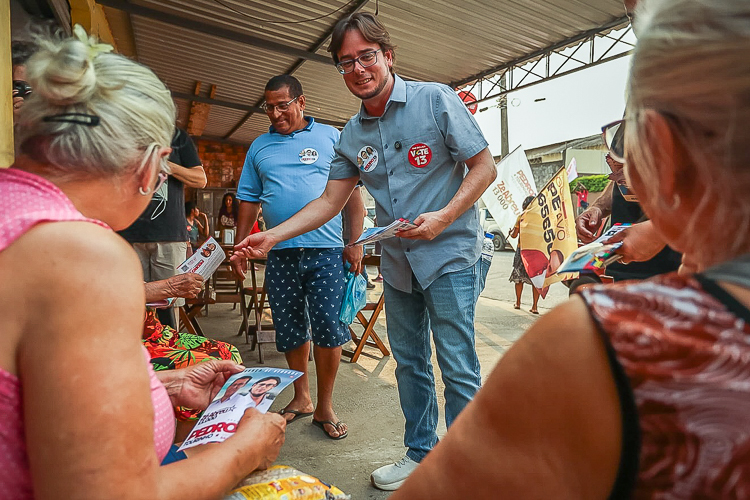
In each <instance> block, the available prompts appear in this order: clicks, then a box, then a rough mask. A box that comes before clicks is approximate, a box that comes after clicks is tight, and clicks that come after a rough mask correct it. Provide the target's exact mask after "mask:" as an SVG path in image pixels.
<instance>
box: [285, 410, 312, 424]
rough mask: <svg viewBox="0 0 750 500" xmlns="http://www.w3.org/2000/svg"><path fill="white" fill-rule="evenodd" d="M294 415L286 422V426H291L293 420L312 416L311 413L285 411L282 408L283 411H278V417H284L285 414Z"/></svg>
mask: <svg viewBox="0 0 750 500" xmlns="http://www.w3.org/2000/svg"><path fill="white" fill-rule="evenodd" d="M287 413H288V414H290V415H294V417H293V418H292V419H291V420H287V421H286V423H287V425H289V424H291V423H292V422H294V421H295V420H298V419H300V418H305V417H309V416H310V415H312V414H313V412H311V411H300V410H287V409H286V408H284V409H283V410H279V415H286V414H287Z"/></svg>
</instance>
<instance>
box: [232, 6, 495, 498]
mask: <svg viewBox="0 0 750 500" xmlns="http://www.w3.org/2000/svg"><path fill="white" fill-rule="evenodd" d="M328 51H329V52H330V53H331V56H332V57H333V61H334V63H335V64H336V67H337V69H338V70H339V72H340V73H341V75H342V78H343V80H344V83H345V84H346V86H347V88H348V89H349V91H350V92H351V93H352V94H353V95H354V96H355V97H357V98H359V99H361V100H362V106H361V108H360V111H359V113H358V114H357V115H355V116H354V117H353V118H352V119H350V120H349V122H348V123H347V124H346V126H345V127H344V130H343V131H342V132H341V138H340V140H339V142H338V143H337V144H336V147H335V153H336V156H335V158H334V159H333V161H332V162H331V172H330V175H329V180H328V183H327V185H326V187H325V191H324V192H323V194H322V195H321V196H320V197H319V198H317V199H315V200H312V201H311V202H310V203H308V204H307V205H306V206H305V207H304V209H302V210H300V211H299V212H298V213H297V214H296V215H295V216H294V217H292V218H291V219H289V220H287V221H286V222H285V223H284V224H281V225H279V226H276V227H273V228H272V229H270V230H269V231H266V232H263V233H259V234H254V235H252V236H249V237H248V238H247V239H246V240H245V241H242V242H241V243H240V244H239V245H237V246H236V247H235V249H236V251H235V254H234V255H235V256H236V257H235V259H238V260H239V259H242V258H243V257H254V256H259V255H265V253H266V252H268V251H269V250H270V249H271V248H272V247H273V246H274V245H276V244H277V243H278V242H280V241H284V240H287V239H289V238H292V237H294V236H295V235H298V234H301V233H304V232H306V231H309V230H311V229H314V228H316V227H319V226H320V225H321V224H323V223H325V221H327V220H329V219H331V217H334V216H335V215H336V214H338V213H339V212H340V211H341V208H342V207H343V206H344V203H346V201H347V200H348V199H349V197H350V195H351V193H352V191H353V189H354V187H355V185H356V184H357V181H358V180H359V179H360V178H361V179H362V182H363V183H364V185H365V187H366V188H367V191H368V192H369V193H370V194H371V195H372V197H373V198H374V199H375V209H376V211H377V217H378V223H379V225H381V226H387V225H388V224H390V223H391V222H393V221H394V220H396V219H398V218H402V217H403V218H407V219H409V220H411V221H413V222H414V223H415V224H416V226H417V227H416V228H413V229H410V230H407V231H402V232H400V233H399V234H398V235H397V236H399V237H397V238H390V239H386V240H383V241H382V245H383V258H382V261H381V269H382V272H383V279H384V283H383V289H384V294H385V311H386V320H387V323H388V339H389V340H390V346H391V350H392V352H393V356H394V358H395V359H396V362H397V367H396V379H397V381H398V390H399V397H400V402H401V409H402V411H403V412H404V417H405V420H406V426H405V434H404V444H405V446H406V447H407V448H408V449H407V451H406V455H405V456H404V457H403V458H401V459H400V460H399V461H397V462H395V463H392V464H388V465H384V466H382V467H379V468H378V469H377V470H375V471H374V472H373V473H372V475H371V476H370V480H371V481H372V483H373V484H374V485H375V487H377V488H380V489H384V490H395V489H396V488H398V487H399V486H400V485H401V484H402V483H403V482H404V480H405V479H406V478H407V477H408V475H409V474H410V473H411V472H412V471H413V470H414V469H415V468H416V466H417V464H418V463H419V462H420V461H421V460H422V459H423V458H424V457H425V456H426V455H427V453H428V452H429V451H430V450H431V449H432V447H433V446H434V445H435V444H436V443H437V440H438V436H437V425H438V397H437V394H436V392H435V378H434V375H433V370H432V363H431V360H430V357H431V350H432V347H431V341H434V343H435V351H436V353H437V360H438V364H439V366H440V370H441V372H442V376H443V381H444V382H445V386H446V387H445V420H446V424H447V425H448V426H450V425H451V424H452V423H453V420H454V419H455V418H456V416H457V415H458V414H459V413H460V412H461V410H462V409H463V408H464V406H466V404H468V402H469V401H471V399H472V398H473V397H474V394H475V393H476V391H477V390H478V389H479V387H480V385H481V376H480V373H479V360H478V359H477V354H476V348H475V336H474V314H475V311H476V304H477V300H478V299H479V294H480V293H481V292H482V290H483V288H484V283H485V279H486V276H487V271H488V269H489V265H488V263H487V262H486V261H485V260H484V259H481V258H480V256H481V249H482V242H483V240H484V232H483V231H482V230H481V227H480V226H479V213H478V210H477V206H476V201H477V200H478V199H479V197H480V196H481V194H482V193H483V192H484V191H485V189H487V187H488V186H489V185H490V184H491V183H492V181H493V180H495V177H496V176H497V172H496V170H495V163H494V161H493V160H492V155H491V154H490V152H489V149H488V148H487V141H486V140H485V139H484V136H483V135H482V132H481V130H480V129H479V126H478V125H477V123H476V122H475V121H474V119H473V118H472V116H471V114H470V113H469V111H468V110H467V109H466V106H465V105H464V103H463V101H461V99H460V98H459V97H458V95H457V94H456V93H455V92H454V90H453V89H451V88H450V87H448V86H445V85H440V84H436V83H429V82H411V81H410V82H406V81H404V80H403V79H402V78H400V77H399V76H397V75H396V74H395V73H394V71H393V64H394V58H395V47H394V45H393V44H392V43H391V40H390V35H389V34H388V31H387V29H386V28H385V26H384V25H383V24H382V23H381V22H380V21H379V20H378V19H377V17H375V16H373V15H372V14H369V13H364V12H358V13H355V14H352V15H350V16H347V17H346V18H344V19H342V20H341V21H339V22H338V23H337V25H336V27H335V28H334V31H333V34H332V36H331V44H330V45H329V47H328ZM431 331H432V338H430V332H431ZM446 491H447V490H446Z"/></svg>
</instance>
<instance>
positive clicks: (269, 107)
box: [260, 96, 300, 115]
mask: <svg viewBox="0 0 750 500" xmlns="http://www.w3.org/2000/svg"><path fill="white" fill-rule="evenodd" d="M299 98H300V96H297V97H295V98H294V99H292V100H290V101H287V102H282V103H281V104H268V103H267V102H264V103H263V104H261V105H260V107H261V108H262V109H263V111H265V112H266V114H269V115H270V114H272V113H273V112H274V111H276V110H278V111H279V112H281V113H284V112H286V111H289V106H290V105H291V104H292V103H293V102H294V101H296V100H297V99H299Z"/></svg>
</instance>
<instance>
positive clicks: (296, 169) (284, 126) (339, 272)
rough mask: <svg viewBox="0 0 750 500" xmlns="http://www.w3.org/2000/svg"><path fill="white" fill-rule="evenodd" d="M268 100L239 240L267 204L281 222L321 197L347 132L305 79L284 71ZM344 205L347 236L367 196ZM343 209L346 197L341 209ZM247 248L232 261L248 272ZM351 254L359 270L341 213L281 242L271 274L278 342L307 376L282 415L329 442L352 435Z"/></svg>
mask: <svg viewBox="0 0 750 500" xmlns="http://www.w3.org/2000/svg"><path fill="white" fill-rule="evenodd" d="M263 106H264V108H265V111H266V114H267V115H268V119H269V121H270V122H271V127H270V128H269V131H268V133H266V134H263V135H261V136H260V137H258V138H257V139H255V141H253V143H252V145H251V146H250V149H249V150H248V152H247V158H246V160H245V166H244V167H243V169H242V176H241V177H240V182H239V186H238V188H237V193H238V194H237V196H238V198H239V199H240V200H241V204H240V215H239V221H238V224H237V238H238V239H242V238H245V237H246V236H248V234H249V232H250V231H249V229H250V227H251V226H252V225H253V223H254V222H255V221H256V219H257V214H258V211H259V209H260V208H261V206H262V208H263V213H264V215H265V218H266V222H267V223H268V225H269V226H270V227H271V228H273V227H275V226H278V225H279V224H282V223H283V222H284V221H285V220H287V219H289V218H290V217H292V216H294V214H295V213H297V211H298V210H300V209H302V207H304V206H305V205H306V204H307V203H308V202H310V201H311V200H313V199H315V198H316V197H318V196H320V194H321V193H322V192H323V189H324V188H325V186H326V182H327V181H328V173H329V167H330V163H331V159H332V158H333V157H334V144H335V143H336V141H337V140H338V138H339V132H338V130H336V129H335V128H333V127H331V126H329V125H323V124H321V123H318V122H316V121H315V119H314V118H313V117H310V116H305V95H304V93H303V91H302V84H300V82H299V80H297V79H296V78H294V77H293V76H291V75H278V76H275V77H273V78H271V79H270V80H269V81H268V82H267V83H266V87H265V103H264V105H263ZM350 193H351V190H350ZM345 202H346V208H345V210H346V212H347V219H348V221H349V225H348V233H349V234H347V235H346V236H347V237H348V239H349V241H356V240H357V239H358V238H359V236H360V235H361V234H362V228H363V220H364V212H365V210H364V202H363V201H362V197H361V196H360V195H359V193H356V195H355V196H350V197H348V200H345ZM342 208H344V205H343V204H342V206H341V207H339V210H338V211H337V214H338V212H340V211H341V209H342ZM311 229H313V228H311ZM255 234H256V235H258V234H265V233H255ZM253 236H255V235H253ZM241 255H242V254H240V255H238V256H237V257H236V258H233V259H232V265H233V266H234V269H235V271H236V273H237V274H238V276H240V277H241V278H242V279H244V276H245V271H246V266H247V260H246V259H245V258H244V256H241ZM344 261H346V262H348V263H349V264H350V266H351V267H350V271H351V272H353V273H355V274H356V273H358V272H360V270H361V268H362V247H361V245H357V246H350V247H345V248H344V243H343V239H342V227H341V216H340V215H337V216H336V217H334V218H333V219H331V220H330V221H328V222H327V223H326V224H324V225H323V226H322V227H320V228H317V229H314V230H311V231H308V232H305V234H302V235H300V236H299V237H297V238H294V239H291V240H289V241H283V242H278V244H277V245H273V249H272V251H271V252H269V253H268V261H267V265H266V273H265V286H266V289H267V290H268V301H269V304H270V306H271V312H272V315H273V322H274V326H275V329H276V348H277V349H278V350H279V351H280V352H283V353H284V356H285V357H286V361H287V364H288V365H289V368H291V369H293V370H298V371H301V372H302V373H303V374H304V375H302V376H301V377H299V378H298V379H296V380H295V381H294V397H293V398H292V401H290V402H289V404H288V405H287V406H286V407H285V408H284V409H283V410H281V413H282V414H283V415H284V416H285V418H287V421H288V422H293V421H296V420H298V419H299V418H302V417H307V416H310V415H312V417H313V425H316V426H318V427H320V429H322V430H323V432H324V433H325V435H326V436H328V437H329V438H331V439H343V438H345V437H346V436H347V435H348V428H347V425H346V424H345V423H344V422H342V421H341V420H339V418H338V416H337V415H336V412H335V411H334V409H333V389H334V385H335V382H336V374H337V372H338V366H339V363H340V360H341V346H342V345H344V344H345V343H347V342H349V341H350V340H351V334H350V333H349V328H348V326H347V325H346V324H345V323H343V322H342V321H341V320H340V319H339V313H340V311H341V304H342V302H343V298H344V290H345V288H346V279H345V270H344ZM308 329H309V331H310V332H311V334H312V343H313V346H314V347H313V356H314V358H315V367H316V372H317V373H316V375H317V380H318V401H317V404H316V405H313V402H312V398H311V397H310V388H309V380H308V375H307V373H308V364H309V363H308V358H309V354H310V340H311V339H310V333H308Z"/></svg>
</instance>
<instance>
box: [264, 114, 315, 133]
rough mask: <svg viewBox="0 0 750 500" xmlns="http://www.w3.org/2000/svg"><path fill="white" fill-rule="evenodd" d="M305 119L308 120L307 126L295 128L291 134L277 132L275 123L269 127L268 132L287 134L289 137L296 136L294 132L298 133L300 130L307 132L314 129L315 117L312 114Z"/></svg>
mask: <svg viewBox="0 0 750 500" xmlns="http://www.w3.org/2000/svg"><path fill="white" fill-rule="evenodd" d="M305 120H307V125H305V128H301V129H299V130H295V131H294V132H291V133H289V134H279V133H278V132H276V129H275V128H273V125H271V126H270V127H268V132H269V133H271V134H279V135H286V136H288V137H294V134H298V133H300V132H306V131H310V130H312V128H313V125H314V124H315V118H313V117H312V116H306V117H305Z"/></svg>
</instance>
